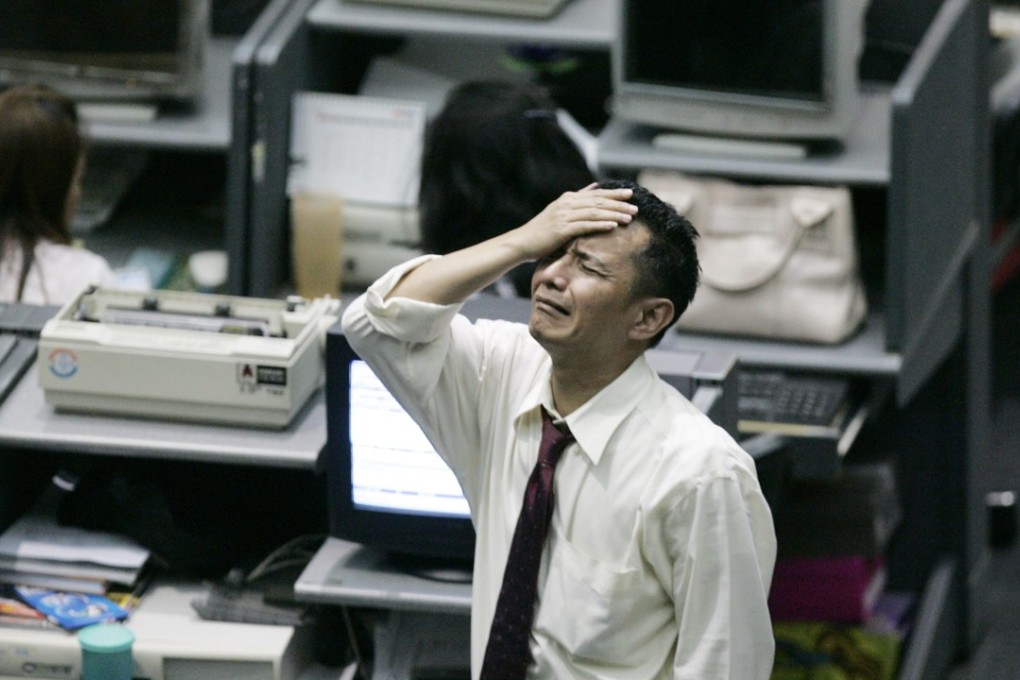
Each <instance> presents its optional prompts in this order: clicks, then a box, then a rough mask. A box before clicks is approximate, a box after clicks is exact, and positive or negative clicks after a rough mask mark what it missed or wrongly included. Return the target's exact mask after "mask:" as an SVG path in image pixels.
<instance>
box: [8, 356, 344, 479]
mask: <svg viewBox="0 0 1020 680" xmlns="http://www.w3.org/2000/svg"><path fill="white" fill-rule="evenodd" d="M37 370H38V367H37V365H36V364H32V365H31V366H30V367H29V368H28V371H27V372H26V373H25V375H24V376H23V377H22V379H21V381H20V382H19V383H18V385H17V386H16V387H15V388H14V389H13V390H12V391H11V393H10V394H8V395H7V398H6V399H5V400H4V402H3V404H2V405H0V447H4V448H7V447H10V448H25V449H44V450H47V451H62V452H72V453H82V452H87V453H89V454H97V455H113V456H131V457H136V458H161V459H167V460H192V461H200V462H209V463H237V464H244V465H259V466H265V467H281V468H299V469H307V470H312V471H315V470H317V469H319V464H320V456H321V454H322V452H323V449H324V448H325V445H326V404H325V396H324V395H323V392H322V390H318V391H317V392H316V393H315V394H313V395H312V397H311V399H310V400H309V402H308V403H307V404H306V405H305V407H304V408H303V409H302V410H300V411H299V412H298V413H297V415H296V416H295V417H294V420H293V421H292V422H291V424H290V425H289V426H288V427H286V428H284V429H281V430H261V429H256V428H250V427H229V426H216V425H204V424H196V423H185V422H173V421H160V420H151V419H145V418H128V417H123V418H118V417H115V416H100V415H88V414H80V413H64V412H58V411H56V410H55V409H54V408H53V407H52V406H50V405H49V404H47V403H46V400H45V396H44V394H43V391H42V389H41V388H40V387H39V385H38V383H37V382H36V371H37Z"/></svg>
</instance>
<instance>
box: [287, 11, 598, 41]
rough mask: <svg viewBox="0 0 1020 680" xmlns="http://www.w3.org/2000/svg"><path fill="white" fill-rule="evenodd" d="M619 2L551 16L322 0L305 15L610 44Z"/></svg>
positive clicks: (479, 35)
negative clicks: (482, 12)
mask: <svg viewBox="0 0 1020 680" xmlns="http://www.w3.org/2000/svg"><path fill="white" fill-rule="evenodd" d="M617 1H618V0H569V2H567V3H566V5H564V6H563V8H562V9H561V10H560V11H559V12H557V13H556V14H555V15H553V16H552V17H549V18H547V19H530V18H517V17H511V16H497V15H486V14H481V13H479V14H471V13H469V12H447V11H440V10H432V9H413V8H406V7H393V6H379V5H370V4H365V3H358V2H349V1H348V0H319V2H317V3H316V4H315V5H314V6H313V7H312V8H311V9H310V10H309V11H308V14H307V16H306V19H307V21H308V24H309V25H311V26H313V27H315V28H317V29H321V30H336V31H341V30H343V31H360V32H363V33H379V34H394V33H396V34H400V35H435V36H447V37H454V38H457V37H460V38H470V39H472V40H492V41H496V42H503V43H506V42H514V41H517V42H525V43H550V44H555V45H562V46H569V47H602V48H606V47H608V46H609V45H610V44H611V43H612V42H613V39H614V37H615V35H616V13H617Z"/></svg>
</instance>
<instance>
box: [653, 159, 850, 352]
mask: <svg viewBox="0 0 1020 680" xmlns="http://www.w3.org/2000/svg"><path fill="white" fill-rule="evenodd" d="M637 181H638V183H639V184H641V185H642V186H644V187H646V188H647V189H649V190H650V191H651V192H652V193H654V194H655V195H657V196H658V197H659V198H661V199H662V200H664V201H666V202H667V203H670V204H672V205H673V206H675V207H676V209H677V210H678V211H679V212H680V213H681V214H683V215H685V216H686V217H687V218H688V219H689V220H690V221H691V223H692V224H693V225H694V227H695V229H697V230H698V233H699V234H700V236H701V237H700V238H699V239H698V257H699V260H700V262H701V270H702V271H701V286H700V287H699V288H698V292H697V293H696V294H695V296H694V301H693V303H691V306H690V307H688V309H687V311H685V312H684V314H683V315H682V316H681V317H680V320H679V321H678V323H677V327H678V328H679V329H681V330H689V331H700V332H712V333H723V334H733V335H747V336H757V337H762V338H774V339H782V340H795V341H805V342H815V343H838V342H842V341H843V340H845V339H846V338H848V337H849V336H850V335H851V334H852V333H853V332H854V331H855V330H856V329H857V328H858V326H860V324H861V321H862V320H863V319H864V317H865V315H866V312H867V304H866V301H865V294H864V287H863V285H862V283H861V279H860V273H859V271H858V257H857V243H856V240H855V237H854V220H853V205H852V202H851V197H850V191H849V189H847V188H846V187H821V186H801V185H797V186H783V185H768V186H758V185H744V184H738V183H736V182H732V181H729V180H724V179H715V178H702V177H694V176H688V175H684V174H681V173H679V172H675V171H668V170H645V171H642V172H641V173H640V174H639V176H638V179H637Z"/></svg>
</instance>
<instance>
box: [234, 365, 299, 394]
mask: <svg viewBox="0 0 1020 680" xmlns="http://www.w3.org/2000/svg"><path fill="white" fill-rule="evenodd" d="M237 382H238V383H239V384H240V385H241V387H242V388H243V389H245V390H254V389H256V388H257V387H260V386H266V387H269V388H274V387H275V388H280V387H286V386H287V369H286V368H284V367H282V366H258V365H256V364H238V366H237Z"/></svg>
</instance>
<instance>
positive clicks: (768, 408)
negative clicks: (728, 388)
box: [737, 370, 850, 427]
mask: <svg viewBox="0 0 1020 680" xmlns="http://www.w3.org/2000/svg"><path fill="white" fill-rule="evenodd" d="M737 388H738V389H737V413H738V420H739V421H754V422H758V423H775V424H791V425H812V426H820V427H828V426H830V425H832V424H833V422H834V421H835V419H836V417H837V416H838V414H839V413H840V411H841V409H842V407H843V406H844V405H845V404H846V402H847V399H848V397H849V395H850V381H849V379H847V378H845V377H840V376H828V375H817V374H798V373H787V372H785V371H771V370H744V371H742V372H741V373H740V375H739V377H738V382H737Z"/></svg>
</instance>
